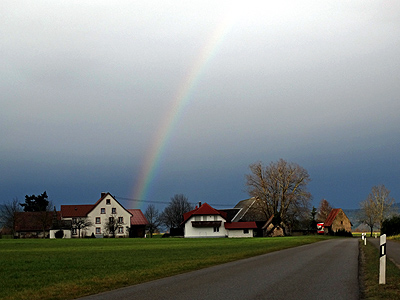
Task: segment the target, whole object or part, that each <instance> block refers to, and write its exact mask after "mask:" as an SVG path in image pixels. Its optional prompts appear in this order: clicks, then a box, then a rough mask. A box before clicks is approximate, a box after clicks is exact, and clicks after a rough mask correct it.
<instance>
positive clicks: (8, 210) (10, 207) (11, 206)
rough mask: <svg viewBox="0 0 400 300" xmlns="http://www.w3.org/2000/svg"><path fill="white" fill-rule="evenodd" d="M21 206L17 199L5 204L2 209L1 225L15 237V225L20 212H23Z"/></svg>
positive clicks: (0, 212) (0, 210)
mask: <svg viewBox="0 0 400 300" xmlns="http://www.w3.org/2000/svg"><path fill="white" fill-rule="evenodd" d="M21 210H22V209H21V206H20V204H19V202H18V199H17V198H14V199H13V200H12V201H10V202H8V203H5V204H4V205H3V206H1V207H0V225H1V226H3V227H4V228H7V229H9V230H10V231H11V232H12V235H13V236H14V235H15V225H16V223H17V220H18V216H19V215H18V214H17V213H18V212H21Z"/></svg>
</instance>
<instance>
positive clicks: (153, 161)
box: [133, 12, 235, 207]
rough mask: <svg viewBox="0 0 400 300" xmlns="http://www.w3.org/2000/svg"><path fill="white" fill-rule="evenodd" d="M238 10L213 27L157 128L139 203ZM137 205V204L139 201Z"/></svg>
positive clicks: (136, 191) (141, 175) (143, 173)
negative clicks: (195, 89) (192, 95)
mask: <svg viewBox="0 0 400 300" xmlns="http://www.w3.org/2000/svg"><path fill="white" fill-rule="evenodd" d="M234 20H235V14H234V13H233V12H232V13H230V14H228V15H226V16H225V18H224V19H223V20H222V22H221V23H220V24H219V25H218V26H217V28H216V29H215V30H214V31H213V33H212V34H211V36H210V37H209V39H207V43H206V44H205V46H204V47H203V48H202V50H201V52H200V55H199V56H198V57H197V59H196V60H195V62H194V64H193V66H192V67H191V68H190V71H189V73H188V75H187V76H186V77H185V79H184V80H183V82H182V84H181V85H180V88H179V89H178V91H177V93H176V96H175V97H174V101H173V103H172V105H171V110H169V111H168V113H167V114H166V116H165V118H164V120H163V121H162V122H161V124H160V127H159V130H158V131H157V132H156V134H155V137H154V139H153V142H152V145H151V148H150V150H149V151H148V152H147V154H146V157H145V159H144V162H143V164H142V167H141V171H140V173H139V178H138V180H137V181H136V183H135V185H134V189H133V199H135V200H142V201H138V204H139V207H141V206H142V205H143V203H144V202H143V200H146V196H147V193H148V190H149V188H150V185H151V183H152V181H153V179H154V178H155V176H156V173H157V168H158V166H159V165H160V161H161V158H162V154H163V153H164V151H165V147H166V145H167V143H168V140H169V139H170V136H171V133H172V132H173V131H174V129H175V127H176V125H177V123H178V121H179V119H180V116H181V115H182V113H183V111H184V108H185V107H186V106H187V104H188V103H189V101H190V96H191V94H192V91H193V90H194V88H195V87H196V85H197V83H198V81H199V79H200V78H201V75H202V74H203V72H204V70H205V68H206V67H207V65H208V64H209V63H210V61H211V60H212V58H213V57H214V56H215V54H216V53H217V52H218V49H219V47H220V45H221V44H222V42H223V40H224V38H225V36H226V34H227V33H228V32H229V30H230V29H231V28H232V25H233V24H234ZM136 206H137V205H136Z"/></svg>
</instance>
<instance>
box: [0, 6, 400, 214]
mask: <svg viewBox="0 0 400 300" xmlns="http://www.w3.org/2000/svg"><path fill="white" fill-rule="evenodd" d="M0 57H1V60H0V67H1V68H0V138H1V143H0V194H1V198H0V203H4V202H8V201H10V200H12V199H13V198H18V200H20V202H23V201H24V197H25V195H32V194H36V195H37V194H41V193H42V192H43V191H46V192H47V194H48V196H49V199H50V200H52V202H53V203H54V204H55V205H56V206H57V208H59V206H60V205H61V204H92V203H95V202H96V201H97V200H98V199H99V197H100V193H101V192H110V193H111V194H112V195H114V196H115V197H116V198H117V200H119V201H120V202H121V204H122V205H124V206H125V207H126V208H141V209H143V210H144V209H145V208H146V207H147V205H148V204H150V203H153V204H155V205H156V207H158V208H159V209H160V210H161V209H162V208H163V207H165V205H166V203H168V201H169V200H170V198H171V197H173V196H174V195H175V194H184V195H185V196H186V197H187V198H188V199H189V202H191V203H197V202H199V201H201V202H203V203H204V202H207V203H209V204H212V205H213V206H214V207H216V208H229V207H233V206H234V205H235V204H236V203H237V202H239V201H240V200H243V199H246V198H248V197H249V196H248V193H247V190H246V185H245V182H246V181H245V176H246V174H249V172H250V171H249V165H250V164H252V163H255V162H257V161H262V162H263V163H264V164H265V165H267V164H269V163H271V162H276V161H277V160H279V159H280V158H283V159H285V160H287V161H289V162H293V163H297V164H299V165H300V166H302V167H303V168H305V169H306V170H307V171H308V173H309V175H310V178H311V182H310V184H309V186H308V189H309V191H310V192H311V193H312V195H313V202H312V203H311V204H312V205H314V206H318V204H319V202H320V200H321V199H323V198H324V199H327V200H328V201H329V202H330V203H331V205H332V206H333V207H337V208H347V209H350V208H358V207H359V202H360V201H362V200H364V199H365V198H366V197H367V195H368V194H369V193H370V191H371V188H372V186H374V185H380V184H384V185H385V186H386V187H387V188H388V189H389V190H390V191H391V193H390V195H391V196H392V197H394V198H395V200H396V201H397V202H400V186H399V179H400V169H399V166H400V151H399V146H400V116H399V113H400V101H399V95H400V84H399V82H400V76H399V75H400V2H399V1H337V0H335V1H330V0H328V1H307V0H304V1H204V0H202V1H151V0H150V1H50V0H49V1H42V0H38V1H34V2H32V1H14V0H10V1H9V0H3V1H1V4H0ZM137 200H140V201H137Z"/></svg>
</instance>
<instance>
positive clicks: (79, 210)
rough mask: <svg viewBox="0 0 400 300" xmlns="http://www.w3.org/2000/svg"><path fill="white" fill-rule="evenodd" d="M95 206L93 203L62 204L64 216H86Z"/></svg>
mask: <svg viewBox="0 0 400 300" xmlns="http://www.w3.org/2000/svg"><path fill="white" fill-rule="evenodd" d="M94 206H95V205H93V204H81V205H61V215H62V217H63V218H77V217H86V216H87V214H88V213H89V212H90V211H91V210H92V209H93V208H94Z"/></svg>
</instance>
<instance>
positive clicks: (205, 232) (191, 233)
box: [185, 215, 228, 238]
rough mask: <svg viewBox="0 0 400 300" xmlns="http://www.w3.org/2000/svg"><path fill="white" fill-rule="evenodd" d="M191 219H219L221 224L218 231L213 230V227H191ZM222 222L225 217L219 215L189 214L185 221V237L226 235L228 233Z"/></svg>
mask: <svg viewBox="0 0 400 300" xmlns="http://www.w3.org/2000/svg"><path fill="white" fill-rule="evenodd" d="M196 217H197V218H198V219H196ZM192 221H221V226H220V227H219V232H214V227H193V226H192ZM224 223H225V219H224V218H222V217H221V216H219V215H208V216H191V217H190V218H189V220H187V221H186V223H185V238H201V237H226V236H227V235H228V233H227V231H226V229H225V226H224Z"/></svg>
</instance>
